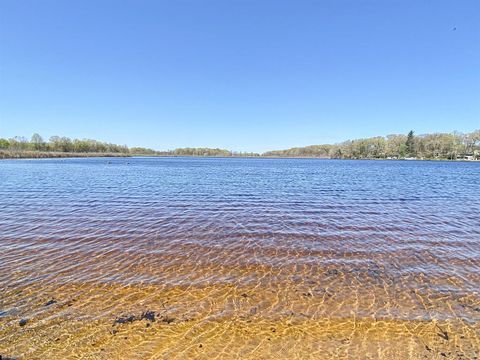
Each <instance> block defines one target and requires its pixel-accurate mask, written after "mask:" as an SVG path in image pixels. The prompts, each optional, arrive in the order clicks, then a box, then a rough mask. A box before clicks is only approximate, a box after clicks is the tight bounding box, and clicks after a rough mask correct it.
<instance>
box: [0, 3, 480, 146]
mask: <svg viewBox="0 0 480 360" xmlns="http://www.w3.org/2000/svg"><path fill="white" fill-rule="evenodd" d="M454 26H455V27H456V30H455V31H453V30H452V29H453V27H454ZM477 128H480V1H478V0H472V1H462V0H449V1H445V0H435V1H434V0H431V1H422V0H414V1H413V0H383V1H379V0H351V1H346V0H329V1H321V0H312V1H306V0H298V1H293V0H292V1H281V0H276V1H270V0H263V1H260V0H228V1H225V0H171V1H160V0H156V1H147V0H134V1H133V0H131V1H128V0H127V1H116V0H115V1H114V0H112V1H105V0H95V1H91V0H82V1H63V0H58V1H51V0H50V1H47V0H42V1H40V0H35V1H34V0H31V1H25V0H0V137H12V136H15V135H23V136H27V137H29V136H31V134H32V133H33V132H39V133H40V134H42V135H43V136H44V137H46V138H48V137H49V136H51V135H62V136H70V137H78V138H84V137H88V138H95V139H99V140H104V141H109V142H114V143H120V144H127V145H129V146H147V147H153V148H155V149H172V148H176V147H184V146H192V147H194V146H208V147H220V148H227V149H232V150H239V151H265V150H270V149H281V148H288V147H292V146H304V145H310V144H319V143H327V142H338V141H342V140H346V139H350V138H358V137H367V136H374V135H387V134H391V133H406V132H408V131H409V130H410V129H414V130H415V132H416V133H417V134H421V133H425V132H435V131H448V132H450V131H453V130H459V131H465V132H467V131H471V130H474V129H477Z"/></svg>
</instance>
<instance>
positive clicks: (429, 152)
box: [0, 130, 480, 161]
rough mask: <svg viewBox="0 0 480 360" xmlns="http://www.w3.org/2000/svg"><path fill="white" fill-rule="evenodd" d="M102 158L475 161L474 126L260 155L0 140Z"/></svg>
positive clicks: (30, 153) (15, 153) (22, 152)
mask: <svg viewBox="0 0 480 360" xmlns="http://www.w3.org/2000/svg"><path fill="white" fill-rule="evenodd" d="M107 156H200V157H265V158H326V159H391V160H401V159H404V160H465V161H475V160H480V130H475V131H473V132H471V133H465V134H464V133H459V132H453V133H449V134H448V133H433V134H423V135H415V134H414V133H413V131H410V132H409V133H408V134H407V135H402V134H394V135H387V136H385V137H384V136H377V137H372V138H365V139H355V140H347V141H344V142H341V143H337V144H323V145H311V146H305V147H294V148H290V149H285V150H274V151H267V152H264V153H261V154H260V153H254V152H236V151H230V150H225V149H219V148H178V149H175V150H167V151H157V150H153V149H149V148H144V147H130V148H129V147H128V146H126V145H117V144H111V143H106V142H101V141H98V140H91V139H70V138H68V137H59V136H52V137H51V138H50V139H49V141H44V140H43V138H42V137H41V136H40V135H39V134H33V136H32V137H31V140H30V141H28V140H27V139H26V138H24V137H19V136H16V137H14V138H11V139H4V138H0V159H16V158H58V157H107Z"/></svg>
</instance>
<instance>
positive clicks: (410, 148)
mask: <svg viewBox="0 0 480 360" xmlns="http://www.w3.org/2000/svg"><path fill="white" fill-rule="evenodd" d="M405 146H406V147H407V149H406V150H407V154H408V156H414V155H415V139H414V136H413V130H410V132H409V133H408V135H407V141H406V142H405Z"/></svg>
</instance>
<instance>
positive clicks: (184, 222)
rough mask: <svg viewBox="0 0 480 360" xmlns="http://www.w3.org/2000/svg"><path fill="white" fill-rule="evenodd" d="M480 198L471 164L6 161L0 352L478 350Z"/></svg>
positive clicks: (1, 185)
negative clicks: (21, 321) (24, 322)
mask: <svg viewBox="0 0 480 360" xmlns="http://www.w3.org/2000/svg"><path fill="white" fill-rule="evenodd" d="M479 214H480V163H460V162H419V161H418V162H417V161H403V162H402V161H347V160H342V161H336V160H313V159H311V160H302V159H212V158H129V159H125V158H112V159H55V160H7V161H2V162H0V255H1V258H0V290H1V293H0V355H3V356H4V357H11V358H18V359H37V358H38V359H40V358H41V359H70V358H72V359H76V358H84V359H115V358H119V359H122V358H128V359H175V358H177V359H184V358H198V359H212V358H218V359H229V358H236V359H239V358H240V359H244V358H245V359H248V358H252V359H253V358H255V359H270V358H271V359H280V358H286V359H287V358H288V359H292V358H299V359H305V358H315V359H329V358H331V359H350V358H351V359H381V358H385V359H406V358H410V359H425V358H431V359H436V358H438V359H443V358H457V359H476V358H477V357H478V356H480V355H479V349H480V325H479V324H480V293H479V292H480V289H479V284H480V216H479ZM50 300H53V301H50ZM49 301H50V302H49ZM149 311H150V312H154V318H153V317H152V316H151V314H152V313H149ZM148 314H150V316H149V315H148ZM142 315H143V316H142ZM21 319H25V320H27V322H26V324H25V325H23V326H20V324H19V321H20V320H21Z"/></svg>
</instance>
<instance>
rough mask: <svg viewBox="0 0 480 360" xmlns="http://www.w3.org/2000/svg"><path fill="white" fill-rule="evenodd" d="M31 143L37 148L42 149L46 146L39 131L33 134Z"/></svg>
mask: <svg viewBox="0 0 480 360" xmlns="http://www.w3.org/2000/svg"><path fill="white" fill-rule="evenodd" d="M30 144H31V145H32V147H33V148H34V149H35V150H42V149H43V148H44V146H45V142H44V141H43V138H42V137H41V136H40V135H39V134H37V133H35V134H33V135H32V139H31V140H30Z"/></svg>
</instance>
